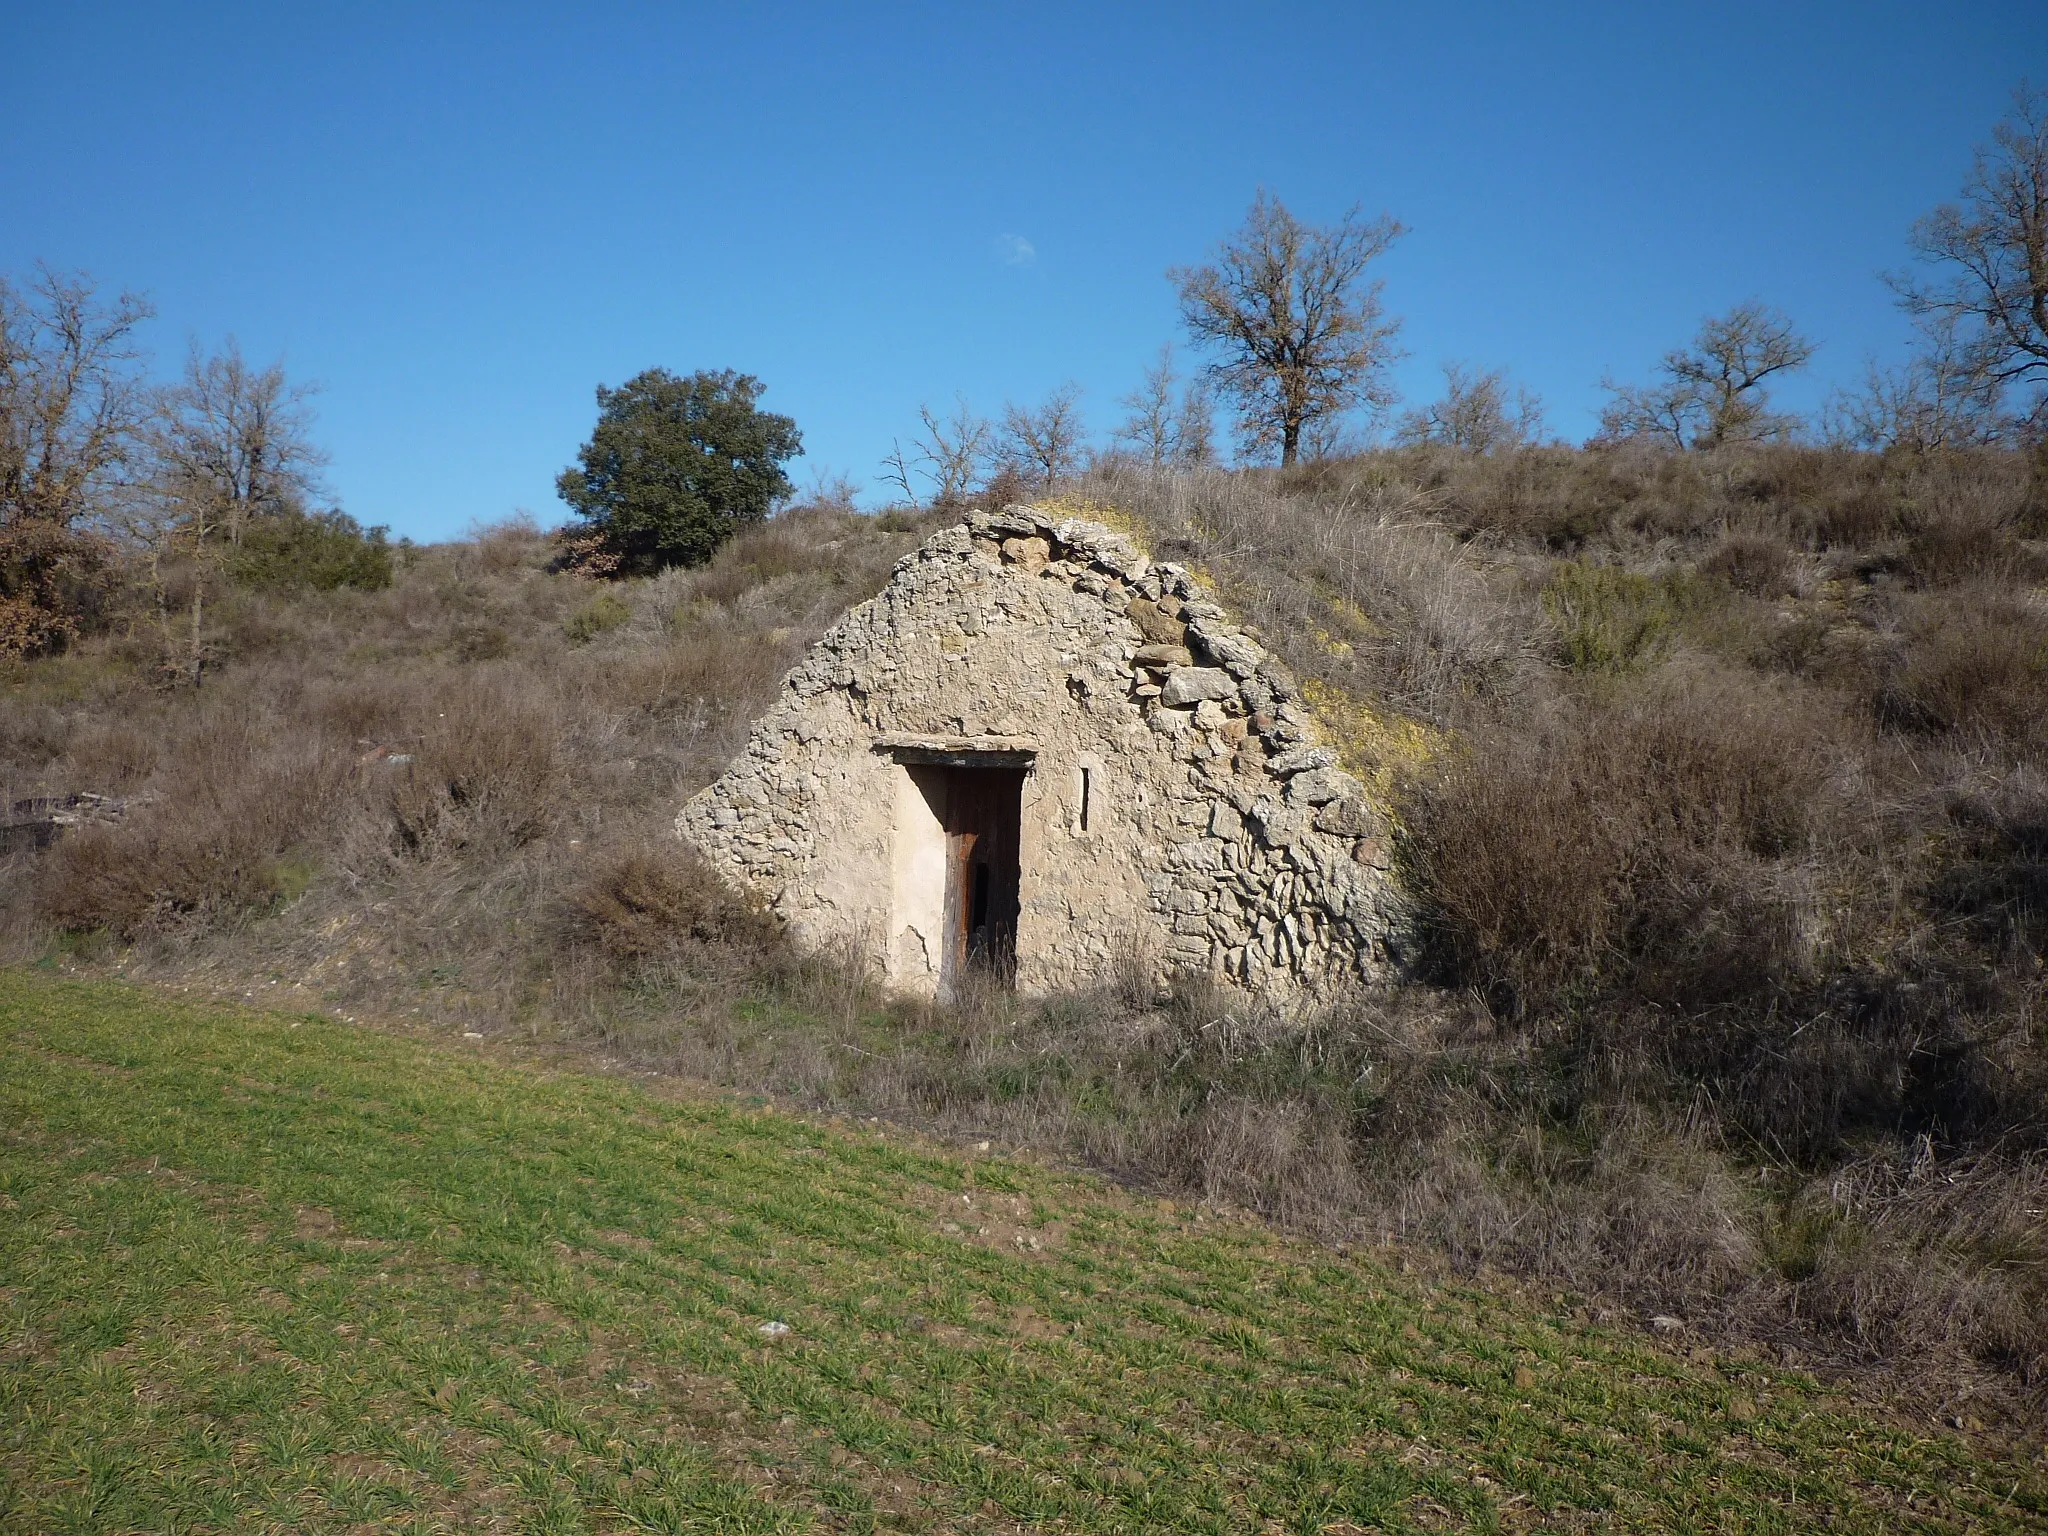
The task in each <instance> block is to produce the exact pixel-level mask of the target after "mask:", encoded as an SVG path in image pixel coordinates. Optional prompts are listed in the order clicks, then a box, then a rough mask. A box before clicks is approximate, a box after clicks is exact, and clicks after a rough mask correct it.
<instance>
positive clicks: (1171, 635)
mask: <svg viewBox="0 0 2048 1536" xmlns="http://www.w3.org/2000/svg"><path fill="white" fill-rule="evenodd" d="M1124 617H1125V618H1127V619H1129V620H1130V621H1131V622H1132V623H1133V624H1135V625H1137V626H1138V633H1139V634H1141V635H1143V636H1144V637H1145V640H1146V643H1147V644H1150V645H1183V646H1184V645H1185V644H1186V643H1187V637H1188V627H1187V625H1185V624H1183V623H1182V622H1181V621H1180V619H1179V618H1178V617H1177V616H1175V615H1172V614H1169V613H1168V612H1167V611H1166V610H1165V609H1164V608H1162V607H1161V606H1160V605H1159V604H1158V603H1157V602H1155V601H1152V600H1151V599H1148V598H1139V599H1137V600H1136V601H1135V602H1133V603H1132V604H1131V605H1130V606H1129V607H1128V608H1126V609H1125V610H1124Z"/></svg>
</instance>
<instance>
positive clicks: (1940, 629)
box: [1875, 588, 2048, 751]
mask: <svg viewBox="0 0 2048 1536" xmlns="http://www.w3.org/2000/svg"><path fill="white" fill-rule="evenodd" d="M1875 702H1876V707H1877V712H1878V715H1879V718H1881V719H1883V720H1885V721H1886V722H1888V723H1890V724H1894V725H1897V726H1901V727H1904V728H1906V729H1908V730H1914V731H1920V732H1936V733H1943V734H1948V735H1956V736H1962V737H1965V738H1969V739H1974V740H1976V741H1979V742H1989V743H1993V744H1998V745H2006V746H2011V747H2017V748H2021V749H2024V750H2029V751H2038V750H2040V749H2041V747H2043V746H2044V745H2048V711H2044V709H2043V704H2044V702H2048V611H2044V610H2043V608H2042V607H2041V606H2040V605H2039V604H2038V603H2037V602H2035V601H2032V600H2030V599H2029V598H2027V597H2022V596H2019V595H2017V594H2011V593H2007V592H2002V591H1999V590H1997V589H1995V588H1994V589H1992V590H1990V591H1979V592H1975V593H1971V594H1969V595H1968V596H1967V597H1966V598H1964V599H1963V600H1959V601H1956V602H1951V603H1943V604H1941V605H1940V606H1938V607H1930V608H1923V609H1922V610H1921V611H1920V612H1919V613H1918V614H1917V615H1916V616H1915V618H1914V620H1913V622H1912V623H1911V625H1910V626H1909V629H1908V631H1907V634H1906V636H1905V643H1903V644H1902V645H1900V646H1899V647H1898V648H1897V649H1896V651H1895V654H1894V657H1893V660H1892V663H1891V666H1890V667H1889V669H1888V671H1887V673H1886V675H1885V676H1884V678H1883V682H1882V690H1881V692H1880V693H1879V695H1878V697H1877V699H1876V701H1875Z"/></svg>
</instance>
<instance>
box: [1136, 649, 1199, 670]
mask: <svg viewBox="0 0 2048 1536" xmlns="http://www.w3.org/2000/svg"><path fill="white" fill-rule="evenodd" d="M1131 664H1132V665H1133V666H1138V667H1192V666H1193V665H1194V664H1195V658H1194V655H1193V653H1192V652H1190V651H1189V650H1188V648H1187V647H1186V646H1184V645H1141V646H1139V647H1138V649H1137V651H1136V652H1135V653H1134V654H1133V655H1132V657H1131Z"/></svg>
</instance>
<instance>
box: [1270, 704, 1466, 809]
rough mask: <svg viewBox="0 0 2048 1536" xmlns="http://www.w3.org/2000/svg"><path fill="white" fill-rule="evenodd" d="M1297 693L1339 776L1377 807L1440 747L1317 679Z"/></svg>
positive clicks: (1417, 729)
mask: <svg viewBox="0 0 2048 1536" xmlns="http://www.w3.org/2000/svg"><path fill="white" fill-rule="evenodd" d="M1301 692H1302V697H1303V698H1305V699H1307V700H1308V704H1309V708H1311V709H1312V710H1314V711H1315V716H1316V724H1317V725H1318V726H1320V727H1321V728H1322V733H1323V737H1324V740H1325V742H1326V743H1327V744H1328V745H1329V746H1331V747H1332V748H1334V749H1335V750H1336V752H1337V756H1338V758H1339V760H1340V761H1341V762H1342V764H1343V766H1344V769H1345V771H1346V772H1348V773H1350V774H1352V775H1354V776H1355V777H1357V778H1358V779H1359V780H1360V781H1361V782H1362V783H1363V784H1364V785H1365V787H1366V788H1367V789H1368V790H1370V791H1371V792H1372V795H1373V798H1374V799H1375V800H1377V801H1379V802H1380V803H1381V804H1382V805H1384V804H1385V803H1386V802H1387V801H1388V800H1390V799H1391V798H1392V796H1393V791H1394V784H1395V781H1396V780H1397V779H1399V778H1400V777H1401V776H1402V775H1403V774H1405V773H1409V772H1411V771H1413V770H1414V769H1417V768H1420V767H1421V766H1422V765H1423V764H1424V763H1426V762H1428V761H1429V759H1430V758H1431V757H1432V756H1433V755H1434V754H1435V753H1436V752H1437V750H1438V748H1439V747H1440V746H1441V744H1442V743H1441V741H1440V739H1439V737H1438V735H1437V733H1436V732H1433V731H1431V730H1430V729H1429V728H1428V727H1427V726H1425V725H1422V724H1421V723H1420V722H1418V721H1414V720H1409V719H1405V718H1403V717H1402V716H1400V715H1391V714H1382V713H1380V712H1379V711H1378V710H1375V709H1374V708H1372V706H1370V705H1369V704H1367V703H1365V702H1364V701H1363V700H1361V699H1358V698H1354V697H1353V696H1352V695H1351V694H1348V693H1346V692H1345V691H1344V690H1343V689H1341V688H1335V687H1332V686H1331V685H1330V684H1328V683H1325V682H1323V681H1321V680H1320V679H1318V678H1313V677H1311V678H1306V679H1304V680H1303V682H1302V685H1301Z"/></svg>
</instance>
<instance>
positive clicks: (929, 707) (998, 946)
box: [676, 507, 1402, 996]
mask: <svg viewBox="0 0 2048 1536" xmlns="http://www.w3.org/2000/svg"><path fill="white" fill-rule="evenodd" d="M1316 734H1317V733H1316V727H1315V723H1314V721H1313V719H1312V717H1311V714H1310V711H1309V709H1308V707H1307V706H1306V704H1305V703H1304V701H1303V699H1302V697H1301V695H1300V693H1299V692H1298V690H1297V689H1296V687H1295V684H1294V681H1293V679H1292V678H1291V677H1290V676H1289V674H1288V673H1287V671H1286V670H1285V669H1284V668H1283V667H1282V666H1280V665H1279V664H1278V662H1277V661H1276V660H1274V659H1273V658H1271V657H1269V656H1268V655H1267V653H1266V652H1265V651H1264V650H1263V649H1262V648H1261V647H1260V646H1259V645H1258V643H1257V642H1256V641H1255V640H1253V639H1252V638H1251V637H1250V636H1248V635H1246V634H1244V633H1243V632H1242V631H1241V630H1239V629H1238V628H1236V627H1234V626H1233V625H1231V624H1230V623H1229V622H1228V621H1227V620H1226V619H1225V617H1224V614H1223V610H1222V609H1221V608H1219V607H1218V606H1217V605H1216V604H1215V603H1213V602H1211V601H1209V600H1207V598H1206V597H1205V596H1204V595H1203V593H1202V592H1201V590H1200V589H1199V588H1198V587H1197V586H1196V584H1195V583H1194V582H1193V581H1192V580H1191V579H1190V577H1189V574H1188V572H1187V571H1185V570H1184V569H1182V568H1181V567H1179V566H1177V565H1172V564H1166V563H1155V562H1153V561H1151V560H1149V559H1147V558H1146V557H1145V555H1144V554H1143V553H1142V552H1141V551H1140V550H1138V549H1137V548H1136V547H1135V546H1134V545H1133V544H1132V543H1131V542H1130V541H1129V540H1127V539H1125V538H1124V537H1123V536H1121V535H1119V534H1117V533H1115V532H1113V531H1112V530H1110V529H1109V528H1106V527H1104V526H1102V525H1100V524H1098V523H1093V522H1086V521H1080V520H1074V519H1064V520H1062V519H1057V518H1055V517H1053V516H1052V515H1050V514H1049V512H1048V511H1047V510H1046V509H1040V508H1031V507H1011V508H1008V509H1007V510H1005V511H1003V512H1000V513H995V514H989V513H981V512H977V513H974V514H972V515H970V516H969V517H968V518H967V520H966V521H965V522H964V523H962V524H960V525H958V526H955V527H952V528H949V529H946V530H944V531H943V532H941V533H939V534H937V535H935V536H934V537H933V538H931V539H930V540H928V541H927V542H926V543H925V544H924V545H923V546H922V547H921V548H919V549H918V550H917V551H916V552H915V553H913V554H910V555H908V556H906V557H905V558H904V559H903V560H901V561H900V562H898V564H897V566H896V569H895V573H894V576H893V577H892V579H891V580H890V582H889V584H888V586H887V587H886V588H885V589H884V590H883V591H882V593H881V594H880V595H879V596H877V597H875V598H873V599H871V600H869V601H868V602H865V603H862V604H861V605H860V606H859V607H857V608H854V609H853V610H852V611H851V612H849V613H848V614H847V615H846V616H845V617H844V618H843V619H841V620H840V622H839V623H838V624H837V625H835V626H834V627H833V628H832V630H831V631H830V632H829V633H827V634H826V635H825V636H824V638H823V639H821V640H820V641H819V642H818V643H817V644H816V645H815V646H814V647H812V649H811V652H810V654H809V655H808V656H807V657H805V659H804V661H803V662H802V663H801V664H800V665H799V666H797V667H796V668H795V669H794V670H793V671H791V672H790V673H789V675H788V676H787V677H786V678H785V679H784V681H783V686H782V695H781V698H780V699H779V700H778V701H777V702H776V704H775V706H774V708H772V709H771V710H770V711H769V712H768V713H767V714H766V715H765V716H763V717H762V718H761V719H760V720H759V721H757V722H756V723H755V725H754V728H753V732H752V736H751V738H750V740H749V741H748V743H747V747H746V751H745V752H744V754H743V755H742V756H741V757H740V758H739V759H738V761H736V762H735V763H733V765H732V766H731V767H730V768H728V769H727V770H726V771H725V773H724V774H723V775H722V776H721V777H720V778H719V779H718V781H717V782H716V783H714V784H712V785H711V786H710V787H709V788H708V789H706V790H704V791H703V792H702V793H700V794H698V795H696V796H695V797H693V798H692V799H691V800H690V801H689V802H688V804H686V805H685V806H684V807H683V810H682V814H681V816H680V817H679V818H678V819H677V823H676V829H677V831H678V833H679V834H680V835H681V836H682V837H683V838H684V839H685V840H687V841H688V842H690V843H691V844H693V845H695V846H696V847H697V848H698V849H699V850H701V851H702V852H703V853H704V854H705V855H706V856H707V857H708V858H709V859H710V860H711V862H712V864H713V866H714V867H715V868H717V869H719V870H720V871H722V872H724V873H725V874H726V876H727V877H728V878H729V879H730V880H731V881H732V882H733V883H734V884H735V885H736V886H737V887H739V888H740V889H741V890H743V891H744V892H746V893H748V894H749V895H751V896H752V897H753V898H755V899H756V900H758V901H761V902H762V903H764V904H765V905H767V906H768V907H769V908H770V909H771V910H772V911H773V912H774V913H775V914H776V915H778V916H779V917H780V918H781V919H782V920H783V921H784V922H785V923H786V924H787V925H788V926H789V928H790V929H791V930H792V932H793V933H794V935H795V936H796V937H797V938H798V939H799V940H800V941H803V942H807V943H811V944H822V945H837V946H845V945H852V946H855V947H856V948H857V949H858V951H859V952H861V953H863V954H865V955H866V956H867V957H869V958H870V959H871V960H872V961H873V962H874V963H875V964H876V965H877V966H878V967H879V969H880V970H881V971H882V973H883V974H884V975H885V976H886V978H887V979H888V981H889V982H890V983H891V984H892V985H894V986H896V987H899V988H901V989H903V990H905V991H909V992H913V993H923V994H926V995H930V994H933V993H937V994H939V995H942V996H943V995H945V994H946V993H947V992H948V991H949V990H950V988H951V986H952V984H953V982H954V981H955V980H956V978H958V977H960V976H962V975H964V974H966V973H967V971H968V969H969V968H970V967H973V966H976V965H988V966H991V967H994V968H996V969H997V970H998V971H999V972H1002V973H1004V974H1010V975H1014V978H1015V981H1016V985H1017V986H1018V988H1019V989H1020V990H1022V991H1024V992H1027V993H1042V992H1048V991H1053V990H1057V989H1060V988H1065V987H1071V986H1077V985H1085V984H1087V983H1088V982H1089V981H1091V980H1094V979H1097V978H1099V977H1101V976H1103V975H1104V974H1105V973H1107V972H1109V971H1110V970H1111V969H1112V968H1113V967H1120V966H1126V965H1129V964H1132V963H1136V964H1138V965H1140V966H1143V967H1144V968H1146V969H1147V970H1149V971H1150V972H1151V974H1152V976H1153V977H1154V978H1155V979H1156V980H1161V981H1163V980H1165V979H1166V978H1167V977H1169V976H1170V975H1171V974H1172V973H1174V972H1176V971H1188V970H1194V971H1206V972H1210V973H1213V974H1215V975H1216V976H1218V977H1220V978H1221V979H1223V980H1225V981H1227V982H1229V983H1232V984H1235V985H1237V986H1240V987H1243V988H1246V989H1249V990H1253V991H1258V992H1262V993H1278V994H1282V995H1292V994H1300V993H1304V992H1306V993H1322V992H1326V991H1328V990H1330V989H1332V988H1333V987H1336V986H1340V985H1342V984H1344V983H1346V982H1350V981H1356V980H1367V981H1370V980H1374V979H1377V978H1380V977H1382V976H1384V975H1385V974H1387V973H1388V971H1389V970H1390V969H1391V968H1392V966H1393V965H1394V964H1395V962H1396V959H1397V953H1396V951H1397V946H1398V943H1399V939H1398V935H1399V933H1400V931H1401V925H1402V903H1401V900H1400V897H1399V895H1398V893H1397V891H1396V890H1395V888H1394V886H1393V883H1392V881H1391V879H1390V877H1389V875H1388V873H1387V840H1386V835H1385V827H1384V825H1383V823H1382V821H1381V818H1380V816H1379V814H1378V813H1377V812H1376V811H1375V809H1374V808H1373V806H1372V805H1371V804H1370V803H1369V801H1368V798H1367V795H1366V792H1365V790H1364V787H1363V786H1362V785H1361V784H1360V783H1359V781H1358V780H1357V779H1355V778H1353V777H1352V776H1351V775H1349V774H1347V773H1345V772H1344V771H1343V770H1342V769H1340V768H1339V767H1338V766H1337V756H1336V754H1335V753H1334V752H1332V751H1331V750H1329V749H1328V748H1327V747H1324V746H1321V745H1318V744H1317V740H1316Z"/></svg>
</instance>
